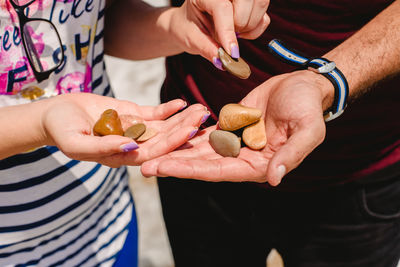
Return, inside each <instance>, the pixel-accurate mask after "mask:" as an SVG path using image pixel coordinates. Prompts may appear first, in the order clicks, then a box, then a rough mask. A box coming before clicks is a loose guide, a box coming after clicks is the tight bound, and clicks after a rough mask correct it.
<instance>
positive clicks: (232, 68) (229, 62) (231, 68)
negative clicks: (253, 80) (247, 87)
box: [218, 47, 251, 79]
mask: <svg viewBox="0 0 400 267" xmlns="http://www.w3.org/2000/svg"><path fill="white" fill-rule="evenodd" d="M218 55H219V58H220V60H221V62H222V66H224V68H225V69H226V70H227V71H228V72H229V73H231V74H233V75H235V76H236V77H238V78H240V79H247V78H249V76H250V74H251V70H250V67H249V65H247V63H246V62H245V61H244V60H243V59H242V58H238V59H234V58H232V57H231V56H230V55H229V54H228V53H226V51H225V50H224V49H223V48H222V47H220V48H219V49H218Z"/></svg>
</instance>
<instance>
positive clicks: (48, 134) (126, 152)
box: [0, 93, 207, 167]
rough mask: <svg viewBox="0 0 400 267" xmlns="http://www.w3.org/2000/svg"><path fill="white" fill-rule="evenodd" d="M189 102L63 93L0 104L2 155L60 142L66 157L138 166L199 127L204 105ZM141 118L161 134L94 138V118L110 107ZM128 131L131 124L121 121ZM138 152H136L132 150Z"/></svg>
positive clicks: (6, 155) (203, 113)
mask: <svg viewBox="0 0 400 267" xmlns="http://www.w3.org/2000/svg"><path fill="white" fill-rule="evenodd" d="M184 106H185V103H184V101H182V100H180V99H177V100H173V101H170V102H168V103H165V104H161V105H158V106H156V107H151V106H138V105H136V104H135V103H132V102H129V101H121V100H117V99H114V98H110V97H104V96H98V95H94V94H87V93H81V94H65V95H60V96H56V97H53V98H49V99H44V100H40V101H37V102H33V103H29V104H23V105H16V106H10V107H3V108H0V125H5V127H2V128H1V130H0V135H1V137H2V142H0V159H4V158H6V157H9V156H12V155H15V154H18V153H20V152H25V151H27V150H29V149H33V148H37V147H40V146H43V145H54V146H57V147H58V148H59V149H60V150H61V151H62V152H64V154H66V155H67V156H68V157H70V158H73V159H77V160H86V161H96V162H99V163H102V164H105V165H109V166H113V167H116V166H120V165H140V164H141V163H142V162H143V161H145V160H149V159H151V158H154V157H157V156H160V155H162V154H165V153H167V152H169V151H172V150H174V149H175V148H177V147H179V146H180V145H182V144H183V143H185V142H186V141H187V140H188V139H189V138H190V137H191V136H192V135H193V131H197V127H199V126H200V124H201V123H202V122H203V120H204V116H206V117H207V111H206V110H205V108H204V106H202V105H199V104H197V105H192V106H190V107H188V108H187V109H185V110H184V111H182V112H179V113H178V114H176V115H174V116H172V115H173V114H174V113H176V112H178V111H179V110H180V109H182V108H183V107H184ZM110 108H112V109H115V110H116V111H117V112H118V114H120V115H135V116H138V117H141V118H142V119H143V120H144V122H145V124H146V126H147V127H150V128H153V129H155V130H157V132H158V133H157V135H156V136H154V137H153V138H151V139H150V140H148V141H146V142H143V143H140V144H139V147H138V145H137V144H136V143H135V142H134V141H133V140H132V139H131V138H128V137H124V136H119V135H107V136H102V137H100V136H94V135H93V134H92V129H93V126H94V124H95V122H96V121H97V120H98V118H99V117H100V115H101V113H103V111H104V110H106V109H110ZM121 122H122V126H123V129H124V130H126V129H127V128H128V127H129V126H130V125H131V124H132V122H130V121H129V118H127V119H125V120H124V119H122V118H121ZM132 150H134V151H132Z"/></svg>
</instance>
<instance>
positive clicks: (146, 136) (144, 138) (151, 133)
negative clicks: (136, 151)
mask: <svg viewBox="0 0 400 267" xmlns="http://www.w3.org/2000/svg"><path fill="white" fill-rule="evenodd" d="M157 134H158V131H157V130H156V129H154V128H149V127H147V128H146V131H145V132H144V133H143V134H142V135H141V136H140V137H139V138H138V139H136V141H138V142H144V141H147V140H149V139H150V138H153V137H154V136H155V135H157Z"/></svg>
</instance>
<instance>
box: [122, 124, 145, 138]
mask: <svg viewBox="0 0 400 267" xmlns="http://www.w3.org/2000/svg"><path fill="white" fill-rule="evenodd" d="M145 131H146V125H144V124H143V123H136V124H134V125H132V126H131V127H129V128H128V129H126V131H125V132H124V136H126V137H130V138H132V139H134V140H136V139H137V138H139V137H140V136H141V135H142V134H143V133H144V132H145Z"/></svg>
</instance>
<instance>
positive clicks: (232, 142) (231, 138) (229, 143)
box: [209, 130, 240, 157]
mask: <svg viewBox="0 0 400 267" xmlns="http://www.w3.org/2000/svg"><path fill="white" fill-rule="evenodd" d="M209 141H210V145H211V146H212V148H213V149H214V150H215V152H217V153H218V154H220V155H221V156H223V157H237V156H238V155H239V153H240V138H239V137H237V136H236V135H235V134H234V133H231V132H227V131H222V130H215V131H213V132H211V134H210V137H209Z"/></svg>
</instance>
